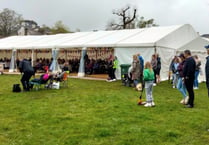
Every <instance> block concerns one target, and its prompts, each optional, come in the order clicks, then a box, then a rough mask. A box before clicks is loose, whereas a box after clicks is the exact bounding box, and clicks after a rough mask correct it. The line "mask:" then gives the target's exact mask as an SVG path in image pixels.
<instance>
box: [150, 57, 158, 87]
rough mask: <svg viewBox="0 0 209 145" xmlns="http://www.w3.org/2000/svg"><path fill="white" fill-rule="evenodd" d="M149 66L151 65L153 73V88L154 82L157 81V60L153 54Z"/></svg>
mask: <svg viewBox="0 0 209 145" xmlns="http://www.w3.org/2000/svg"><path fill="white" fill-rule="evenodd" d="M151 65H152V70H153V71H154V74H155V75H154V77H155V79H154V84H153V86H156V83H157V82H156V80H157V78H156V76H157V58H156V55H155V54H153V55H152V58H151Z"/></svg>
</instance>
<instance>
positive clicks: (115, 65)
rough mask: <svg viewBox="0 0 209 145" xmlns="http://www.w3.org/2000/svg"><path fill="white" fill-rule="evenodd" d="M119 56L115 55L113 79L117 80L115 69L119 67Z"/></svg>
mask: <svg viewBox="0 0 209 145" xmlns="http://www.w3.org/2000/svg"><path fill="white" fill-rule="evenodd" d="M118 63H119V62H118V58H117V56H115V57H114V60H113V69H112V81H116V77H115V71H116V69H117V68H118Z"/></svg>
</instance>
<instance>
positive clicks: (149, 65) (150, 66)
mask: <svg viewBox="0 0 209 145" xmlns="http://www.w3.org/2000/svg"><path fill="white" fill-rule="evenodd" d="M144 69H149V70H152V64H151V63H150V62H149V61H147V62H146V63H145V65H144Z"/></svg>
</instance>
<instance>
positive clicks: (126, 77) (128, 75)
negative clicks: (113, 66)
mask: <svg viewBox="0 0 209 145" xmlns="http://www.w3.org/2000/svg"><path fill="white" fill-rule="evenodd" d="M131 69H132V68H131V67H129V69H128V73H125V74H123V75H122V78H121V79H122V84H123V85H124V86H127V87H131V85H132V84H133V80H132V79H131V78H132V75H131Z"/></svg>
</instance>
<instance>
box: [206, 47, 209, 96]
mask: <svg viewBox="0 0 209 145" xmlns="http://www.w3.org/2000/svg"><path fill="white" fill-rule="evenodd" d="M205 48H206V49H207V54H208V56H207V57H206V64H205V79H206V86H207V89H208V97H209V45H207V46H205Z"/></svg>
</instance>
